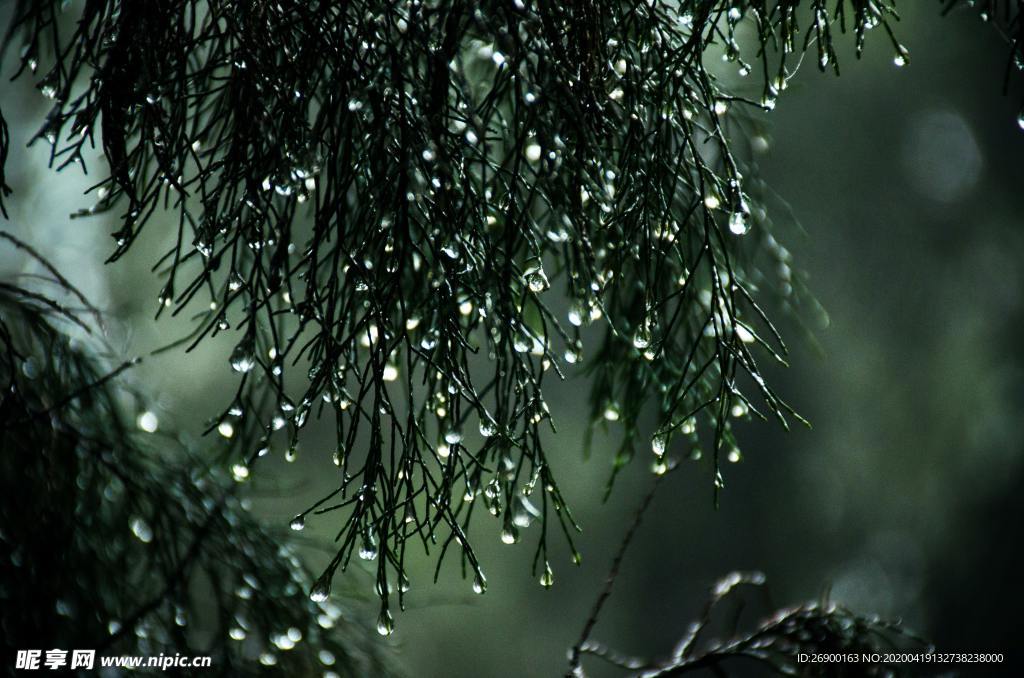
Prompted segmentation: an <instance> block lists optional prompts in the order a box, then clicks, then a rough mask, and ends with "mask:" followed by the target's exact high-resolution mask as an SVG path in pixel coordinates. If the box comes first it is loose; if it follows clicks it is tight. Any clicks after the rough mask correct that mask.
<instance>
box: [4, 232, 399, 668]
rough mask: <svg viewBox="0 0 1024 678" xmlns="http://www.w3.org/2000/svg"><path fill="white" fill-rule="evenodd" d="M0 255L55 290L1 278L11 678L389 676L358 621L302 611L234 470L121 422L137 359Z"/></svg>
mask: <svg viewBox="0 0 1024 678" xmlns="http://www.w3.org/2000/svg"><path fill="white" fill-rule="evenodd" d="M0 245H2V246H3V247H12V246H13V247H18V248H19V249H20V251H21V252H22V254H23V255H24V256H26V257H30V258H33V259H36V260H37V261H38V262H39V263H40V264H41V266H42V270H43V273H42V275H40V276H38V277H41V278H43V279H44V281H45V282H46V283H47V285H48V287H49V290H48V291H47V292H40V291H37V290H36V289H35V288H38V287H40V286H41V285H40V284H39V281H38V279H37V280H32V281H29V280H25V281H20V282H8V281H4V282H0V392H2V395H0V450H3V454H2V455H0V496H3V498H4V505H3V507H0V629H2V631H3V632H2V641H3V642H2V645H3V648H4V651H3V657H4V662H5V670H7V669H10V667H11V666H13V657H14V651H15V650H16V649H25V648H35V647H39V646H40V643H45V647H46V648H47V649H49V648H52V647H59V648H65V649H70V648H92V649H95V650H96V651H97V653H98V654H100V655H104V654H106V655H114V654H135V655H147V656H155V655H158V654H166V655H168V656H174V655H175V654H176V653H177V654H180V653H181V652H182V651H183V650H185V649H186V648H187V650H188V651H190V652H192V653H193V654H206V655H210V656H211V657H212V658H213V669H211V671H212V672H213V675H252V674H254V673H259V671H260V669H261V668H263V667H268V666H279V667H280V669H281V670H282V671H284V672H285V674H286V675H313V674H316V675H321V674H322V675H325V676H331V675H335V676H337V675H349V676H351V675H374V676H377V675H389V674H390V673H391V672H392V669H391V667H390V666H389V662H388V661H387V658H386V656H385V654H382V652H383V648H381V647H380V646H379V645H378V644H375V642H374V638H376V634H375V633H373V631H372V630H371V629H370V627H369V625H367V624H364V623H361V622H360V621H359V620H358V618H357V617H356V616H355V614H354V612H355V611H356V610H358V607H353V609H350V610H343V609H342V607H341V606H340V604H339V603H337V602H331V601H325V602H322V603H319V604H318V603H314V602H312V601H310V600H309V598H308V596H307V595H306V590H307V588H308V587H309V585H310V582H311V576H310V574H309V572H308V571H307V570H306V569H305V567H304V566H303V565H302V563H301V562H300V561H299V559H298V557H297V554H296V551H295V549H294V548H293V547H292V546H289V545H286V544H283V543H282V540H281V539H280V538H279V535H277V536H275V535H274V534H273V533H272V532H269V531H268V530H267V529H266V528H264V527H263V526H261V525H260V524H259V523H258V522H257V521H256V520H255V519H254V518H252V517H251V516H250V515H249V514H248V511H247V509H246V506H245V502H246V500H244V499H243V500H239V499H238V498H237V497H236V496H235V493H236V487H237V486H236V485H235V483H234V482H233V481H232V480H231V479H230V478H227V477H226V474H224V473H223V472H222V471H219V470H218V469H216V468H210V467H209V466H208V464H207V463H205V462H204V461H203V460H202V458H201V456H199V455H198V454H197V452H198V451H194V450H189V449H183V445H182V444H181V443H180V442H179V441H178V440H176V439H175V437H174V436H173V435H171V434H169V433H166V434H162V435H159V436H156V437H153V436H148V435H146V434H145V433H143V431H156V430H157V427H158V425H159V422H158V421H157V420H156V417H155V415H154V414H153V413H152V412H148V411H145V412H143V413H142V414H141V415H140V416H139V421H138V423H137V425H136V422H134V421H126V420H125V415H124V412H125V410H126V409H127V406H128V405H130V404H132V394H131V392H130V391H128V390H127V389H126V386H125V384H124V383H123V382H122V381H121V380H120V378H119V374H120V372H121V371H122V370H123V369H124V368H126V367H128V366H130V365H131V364H133V363H128V364H125V365H122V366H121V367H120V368H115V369H112V368H111V367H110V366H109V365H108V362H107V361H106V360H104V359H103V358H102V357H101V353H100V351H101V349H102V347H101V345H100V344H98V343H97V340H96V339H95V338H94V337H92V336H90V335H89V334H88V332H87V327H88V326H87V325H86V323H85V322H84V321H83V315H84V314H87V313H89V312H91V311H92V308H91V307H90V306H89V305H88V303H87V302H86V301H85V300H84V299H83V298H81V296H80V295H78V294H77V292H76V290H75V288H74V287H72V286H71V284H70V283H69V282H68V281H67V280H66V279H64V278H63V277H62V276H60V274H59V273H57V272H56V271H55V270H54V269H53V268H52V267H50V266H49V265H48V264H47V263H46V262H45V261H43V260H42V259H40V258H38V256H37V255H36V254H35V252H34V251H33V250H31V249H30V248H28V246H27V245H25V244H23V243H21V242H19V241H17V240H15V239H13V238H12V237H10V236H8V235H7V234H6V233H2V232H0ZM23 282H30V284H31V285H32V286H31V287H28V286H23V285H22V284H21V283H23ZM72 303H73V305H67V304H72ZM82 305H84V309H82V308H80V307H81V306H82ZM71 327H74V328H76V329H77V330H78V331H77V335H82V338H77V337H76V338H72V336H71V334H72V333H71V332H69V328H71ZM140 428H141V429H142V430H143V431H140V430H139V429H140ZM331 629H336V631H332V630H331ZM8 660H10V661H11V662H12V664H10V665H7V664H6V662H7V661H8ZM97 666H98V664H97ZM161 672H162V671H160V670H157V671H155V673H156V674H160V673H161Z"/></svg>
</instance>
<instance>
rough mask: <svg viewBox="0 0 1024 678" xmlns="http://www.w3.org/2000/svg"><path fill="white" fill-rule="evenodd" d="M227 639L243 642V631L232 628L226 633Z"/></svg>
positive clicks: (235, 627)
mask: <svg viewBox="0 0 1024 678" xmlns="http://www.w3.org/2000/svg"><path fill="white" fill-rule="evenodd" d="M228 637H229V638H231V640H245V631H243V630H242V629H240V628H238V627H237V626H233V627H231V629H230V630H229V631H228Z"/></svg>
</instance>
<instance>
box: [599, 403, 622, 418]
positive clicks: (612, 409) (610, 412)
mask: <svg viewBox="0 0 1024 678" xmlns="http://www.w3.org/2000/svg"><path fill="white" fill-rule="evenodd" d="M603 416H604V418H605V421H618V420H619V417H620V416H621V415H620V413H619V406H618V405H616V404H615V403H609V404H608V405H607V407H605V408H604V415H603Z"/></svg>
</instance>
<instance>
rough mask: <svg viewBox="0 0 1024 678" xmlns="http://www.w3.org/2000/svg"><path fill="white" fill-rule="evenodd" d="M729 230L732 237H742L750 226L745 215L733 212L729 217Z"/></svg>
mask: <svg viewBox="0 0 1024 678" xmlns="http://www.w3.org/2000/svg"><path fill="white" fill-rule="evenodd" d="M729 230H730V231H731V232H732V233H733V234H734V235H744V234H745V233H746V232H747V231H749V230H750V225H749V224H748V223H747V215H746V214H745V213H743V212H742V211H740V212H733V213H732V214H731V215H730V216H729Z"/></svg>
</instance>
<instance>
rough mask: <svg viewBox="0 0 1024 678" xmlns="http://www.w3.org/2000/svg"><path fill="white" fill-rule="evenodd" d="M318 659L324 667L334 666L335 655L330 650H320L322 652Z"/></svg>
mask: <svg viewBox="0 0 1024 678" xmlns="http://www.w3.org/2000/svg"><path fill="white" fill-rule="evenodd" d="M317 658H318V659H319V660H320V663H321V664H323V665H324V666H334V662H335V658H334V653H333V652H331V651H330V650H320V652H319V653H317Z"/></svg>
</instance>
